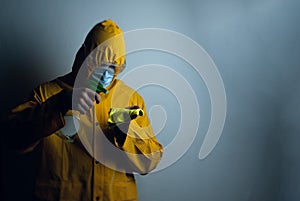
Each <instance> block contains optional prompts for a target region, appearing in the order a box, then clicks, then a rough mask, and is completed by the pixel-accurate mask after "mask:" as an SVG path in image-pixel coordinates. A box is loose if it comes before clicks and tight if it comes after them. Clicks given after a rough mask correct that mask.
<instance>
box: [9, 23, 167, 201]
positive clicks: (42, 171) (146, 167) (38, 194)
mask: <svg viewBox="0 0 300 201" xmlns="http://www.w3.org/2000/svg"><path fill="white" fill-rule="evenodd" d="M120 35H122V31H121V29H120V28H119V27H117V25H116V24H115V23H114V22H113V21H112V20H106V21H104V22H102V23H99V24H97V25H96V26H95V27H94V28H93V29H92V30H91V31H90V33H89V34H88V36H87V38H86V40H85V43H84V47H81V48H80V50H79V51H78V53H77V55H76V59H75V62H74V65H73V72H72V73H71V74H68V75H66V76H64V77H61V78H60V79H56V80H54V81H52V82H47V83H44V84H42V85H40V86H39V87H38V88H36V89H35V90H34V93H33V95H32V97H31V99H30V100H29V101H27V102H25V103H23V104H21V105H19V106H18V107H16V108H15V109H14V110H12V112H11V115H10V121H12V122H14V123H13V124H15V125H16V126H15V127H14V128H16V129H17V131H18V133H20V132H22V129H23V127H24V130H23V132H24V133H20V134H21V135H20V137H21V139H22V140H20V142H21V143H24V146H19V147H22V150H21V153H24V154H25V153H27V152H30V151H36V152H38V153H39V154H37V155H36V156H37V158H36V160H35V161H36V163H37V164H38V167H39V169H38V172H37V175H36V182H35V184H36V185H35V193H34V194H35V199H36V200H48V201H52V200H53V201H54V200H55V201H57V200H67V201H71V200H81V201H89V200H101V201H117V200H137V188H136V184H135V179H134V176H133V174H131V173H126V172H125V170H124V171H122V170H120V168H119V169H118V170H119V171H116V170H114V169H112V168H109V167H107V166H105V165H103V164H101V163H98V162H97V161H96V160H95V159H94V158H93V157H92V156H91V154H90V153H93V151H94V150H93V149H92V148H95V147H96V148H97V147H98V148H99V147H100V148H102V146H103V147H105V144H101V143H100V144H96V145H91V147H88V146H83V143H85V142H86V141H89V140H88V139H89V137H95V136H93V135H95V133H93V132H87V131H88V130H89V128H91V127H93V126H95V125H96V126H95V127H97V128H100V127H101V130H103V131H104V134H105V137H107V138H109V139H110V141H111V143H113V144H114V146H115V147H116V148H117V149H120V150H122V151H123V153H124V157H123V158H122V159H120V161H121V162H122V163H123V162H124V163H126V164H129V165H130V166H131V167H132V170H134V171H135V172H138V173H141V174H146V173H148V172H149V171H151V170H153V169H154V168H155V167H156V165H157V164H158V162H159V161H160V159H161V157H162V153H163V147H162V145H161V144H160V143H159V142H158V141H157V139H156V138H155V135H154V133H153V130H152V128H151V125H150V122H149V119H148V117H147V112H146V107H145V104H144V101H143V99H142V97H141V96H140V95H139V94H138V93H137V92H135V91H134V90H133V89H131V88H130V87H128V86H127V85H125V84H124V83H123V82H122V81H120V80H117V79H114V80H113V82H112V83H111V84H110V86H108V87H107V89H108V90H109V93H108V94H104V93H100V95H101V102H100V103H99V104H96V103H95V105H94V107H93V108H92V109H91V110H90V111H89V112H88V113H87V114H85V115H79V116H80V120H81V123H80V129H79V132H80V135H78V134H76V135H75V136H73V137H72V140H73V142H72V143H69V142H68V141H67V140H65V139H63V138H62V137H61V136H60V135H59V133H60V129H61V128H62V127H63V126H64V124H65V121H64V117H63V115H62V113H61V112H60V111H59V110H58V108H57V107H56V106H57V100H56V97H57V96H58V94H59V93H60V92H61V91H62V90H63V89H66V88H72V83H73V82H74V78H75V77H74V75H76V72H77V71H78V67H79V64H81V63H82V60H83V59H84V58H85V57H86V54H88V53H90V52H91V51H93V50H96V51H95V54H92V56H89V58H87V60H86V62H87V63H88V66H89V67H91V68H92V67H93V66H97V65H98V64H99V63H101V62H112V63H115V64H120V65H121V64H125V57H124V54H125V44H124V39H123V37H122V36H121V37H120ZM111 38H114V40H109V41H108V42H107V43H106V45H104V46H101V47H100V48H98V49H97V45H99V44H100V43H102V42H103V41H104V40H106V39H111ZM115 39H116V40H115ZM89 70H92V69H88V71H89ZM120 71H121V68H120V69H119V72H120ZM87 76H88V74H87ZM134 105H138V106H140V108H141V109H142V110H143V111H144V115H143V116H139V117H137V118H136V119H134V120H132V121H131V122H130V125H129V129H128V133H127V137H126V139H125V142H124V144H123V145H122V146H120V145H119V144H118V143H116V138H117V137H118V136H117V135H116V134H115V133H113V132H112V131H111V130H110V129H109V126H108V123H107V122H108V113H109V111H110V109H111V108H125V107H127V106H134ZM67 114H76V111H69V112H68V113H67ZM93 117H95V118H93ZM93 120H94V122H93ZM28 122H32V123H31V124H32V125H31V124H30V125H29V127H28V125H27V123H28ZM24 124H26V125H25V126H23V127H21V126H19V125H24ZM18 128H20V129H19V130H18ZM26 129H27V130H26ZM25 130H26V131H25ZM82 136H83V137H82ZM79 137H81V138H79ZM25 145H26V146H25ZM85 145H87V144H85ZM103 149H104V148H103ZM102 153H103V154H108V153H107V152H105V150H104V152H102ZM140 156H142V157H140ZM120 161H116V160H112V161H110V164H111V166H110V167H114V166H115V167H117V166H118V165H119V163H120Z"/></svg>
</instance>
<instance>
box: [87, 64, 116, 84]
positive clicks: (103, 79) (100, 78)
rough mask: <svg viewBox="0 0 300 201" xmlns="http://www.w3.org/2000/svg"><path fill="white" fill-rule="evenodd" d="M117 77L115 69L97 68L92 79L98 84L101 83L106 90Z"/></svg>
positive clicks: (108, 67) (107, 67)
mask: <svg viewBox="0 0 300 201" xmlns="http://www.w3.org/2000/svg"><path fill="white" fill-rule="evenodd" d="M114 75H115V69H114V68H112V67H110V66H106V67H103V66H99V67H97V68H96V69H95V70H94V71H93V73H92V75H91V78H92V79H93V80H95V81H96V82H97V83H100V84H101V85H102V87H104V88H106V87H108V86H109V85H110V83H111V82H112V81H113V78H114Z"/></svg>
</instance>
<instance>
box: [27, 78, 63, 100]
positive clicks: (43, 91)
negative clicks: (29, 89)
mask: <svg viewBox="0 0 300 201" xmlns="http://www.w3.org/2000/svg"><path fill="white" fill-rule="evenodd" d="M62 90H63V87H62V86H61V84H60V83H59V80H57V79H54V80H51V81H47V82H44V83H41V84H39V85H38V86H37V87H35V88H34V90H33V93H34V95H35V96H37V97H39V99H40V101H42V102H44V101H45V100H47V99H48V98H50V97H51V96H53V95H55V94H57V93H59V92H61V91H62Z"/></svg>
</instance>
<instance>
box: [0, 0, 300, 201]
mask: <svg viewBox="0 0 300 201" xmlns="http://www.w3.org/2000/svg"><path fill="white" fill-rule="evenodd" d="M0 9H1V12H0V17H1V18H0V19H1V33H0V36H1V49H0V51H1V54H0V58H1V61H0V62H1V74H0V78H1V91H2V95H1V98H2V100H1V104H2V105H1V112H4V111H5V110H7V109H8V108H11V107H12V106H14V105H16V104H17V103H18V102H20V101H21V100H22V98H23V97H24V96H25V95H26V94H27V93H28V92H29V91H30V90H31V88H33V87H34V86H36V85H37V84H39V83H40V82H44V81H47V80H51V79H53V78H55V77H57V76H59V75H63V74H65V73H67V72H69V70H70V67H71V65H72V62H73V59H74V56H75V53H76V51H77V49H78V48H79V47H80V45H81V43H82V41H83V39H84V37H85V35H86V34H87V32H88V31H89V29H90V28H91V27H92V26H93V25H94V24H95V23H96V22H98V21H100V20H103V19H106V18H112V19H114V20H115V21H116V22H117V23H118V24H119V25H120V26H121V27H122V29H123V30H124V31H129V30H132V29H136V28H148V27H158V28H166V29H171V30H174V31H177V32H180V33H183V34H185V35H187V36H188V37H190V38H192V39H193V40H194V41H196V42H197V43H199V44H200V45H201V46H202V47H203V48H204V49H205V50H206V51H207V52H208V53H209V55H210V56H211V57H212V59H213V60H214V62H215V64H216V66H217V67H218V69H219V71H220V74H221V76H222V78H223V81H224V85H225V89H226V93H227V104H228V105H227V106H228V108H227V110H228V111H227V118H226V123H225V127H224V130H223V134H222V136H221V138H220V141H219V142H218V144H217V146H216V148H215V149H214V150H213V152H212V153H211V154H210V155H209V156H208V157H207V158H206V159H204V160H199V159H198V153H199V148H200V145H201V144H202V141H203V137H204V134H205V131H206V130H207V127H208V122H209V119H210V116H209V115H210V113H209V112H210V109H209V108H210V105H209V97H208V92H207V90H206V87H205V84H204V83H203V81H202V80H201V78H200V77H197V76H192V75H190V74H191V73H192V72H191V71H189V70H182V69H180V65H179V64H180V61H178V62H177V65H176V64H174V63H172V62H168V61H170V60H169V56H168V55H164V54H162V55H164V56H160V55H159V53H157V52H155V53H153V52H146V53H144V54H143V53H140V54H139V53H137V54H133V55H130V56H129V57H128V61H127V63H128V66H129V67H128V68H129V69H131V68H133V67H135V66H137V65H141V64H148V63H160V64H164V65H171V66H172V65H173V64H174V68H175V70H177V71H179V72H181V73H182V74H183V76H186V77H187V80H188V81H189V82H190V83H191V84H192V85H193V86H195V85H197V87H196V88H195V92H196V93H197V97H198V99H199V102H201V105H200V108H201V111H203V113H201V123H200V127H199V132H198V135H197V137H196V139H195V141H194V143H193V144H192V146H191V148H190V149H189V150H188V152H187V153H186V154H185V155H184V156H183V157H182V158H181V159H180V160H178V161H177V162H176V163H175V164H173V165H172V166H170V167H169V168H166V169H164V170H161V171H159V172H156V173H153V174H150V175H148V176H137V183H138V185H139V195H140V200H141V201H153V200H155V201H160V200H174V201H177V200H178V201H179V200H188V201H196V200H203V201H246V200H247V201H268V200H269V201H271V200H272V201H274V200H278V201H283V200H286V201H297V200H299V199H300V174H299V169H300V155H299V149H298V147H299V146H298V144H299V142H300V135H299V131H300V126H299V122H298V121H299V119H300V118H299V117H300V109H299V106H298V104H299V102H300V87H299V79H298V77H299V75H300V65H299V64H300V57H299V53H300V40H299V39H300V37H299V35H300V28H299V19H300V14H299V9H300V3H299V1H297V0H285V1H284V0H261V1H258V0H254V1H242V0H240V1H238V0H227V1H222V0H211V1H205V0H199V1H171V0H170V1H143V2H142V1H106V2H105V1H89V3H83V2H82V1H64V2H61V1H47V2H43V1H38V0H36V1H34V0H30V1H14V0H11V1H8V0H6V1H5V0H3V1H2V2H1V8H0ZM174 60H176V58H174ZM175 63H176V62H175ZM182 65H184V64H182ZM148 90H149V92H148V91H147V89H144V90H141V93H142V94H143V95H144V96H145V99H146V103H147V105H148V108H151V106H152V105H155V104H158V103H161V104H162V105H164V107H165V110H166V111H167V112H168V113H169V115H168V120H167V124H166V127H165V128H164V130H163V132H162V133H160V134H159V135H158V138H159V140H160V141H161V142H162V143H163V144H164V145H167V144H168V143H170V141H171V140H172V138H173V136H172V133H174V129H175V130H176V129H177V128H178V126H177V125H176V124H175V123H176V122H177V121H178V117H176V115H173V113H174V111H173V113H172V107H171V108H170V105H172V104H176V101H174V100H172V98H174V97H172V96H171V95H170V94H168V93H167V92H165V95H164V96H163V97H164V98H163V100H160V97H152V98H151V96H149V95H148V94H151V89H148ZM152 90H153V89H152ZM157 90H162V89H157ZM162 94H164V92H163V91H162ZM148 96H149V97H148ZM169 99H170V100H169ZM170 103H171V104H170ZM168 105H169V106H168ZM175 108H176V107H175ZM175 110H176V109H175ZM175 113H176V111H175ZM174 122H175V123H174ZM5 171H6V169H5V168H4V169H2V174H4V175H5ZM16 182H17V181H16ZM2 183H3V182H2ZM4 185H6V184H4Z"/></svg>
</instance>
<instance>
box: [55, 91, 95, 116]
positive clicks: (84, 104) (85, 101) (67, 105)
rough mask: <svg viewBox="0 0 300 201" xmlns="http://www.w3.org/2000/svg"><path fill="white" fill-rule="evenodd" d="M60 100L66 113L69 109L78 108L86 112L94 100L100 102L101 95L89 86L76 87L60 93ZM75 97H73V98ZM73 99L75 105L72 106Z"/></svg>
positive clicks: (83, 112)
mask: <svg viewBox="0 0 300 201" xmlns="http://www.w3.org/2000/svg"><path fill="white" fill-rule="evenodd" d="M58 97H59V98H58V99H59V100H58V101H60V102H61V105H63V110H64V113H66V112H67V110H71V109H72V110H76V111H79V112H80V113H81V114H85V113H86V112H87V111H88V110H89V109H90V108H91V107H92V106H93V105H94V101H96V102H97V103H99V102H100V95H99V94H98V93H96V92H95V91H93V90H92V89H89V88H84V87H83V88H74V89H73V90H66V89H65V90H63V91H62V92H61V93H60V94H59V95H58ZM72 98H73V99H72ZM72 100H73V107H72Z"/></svg>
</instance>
